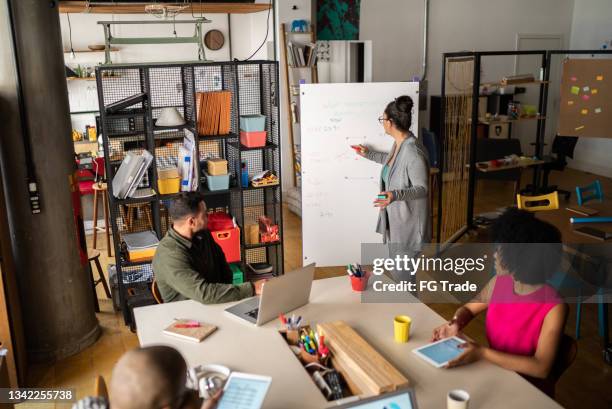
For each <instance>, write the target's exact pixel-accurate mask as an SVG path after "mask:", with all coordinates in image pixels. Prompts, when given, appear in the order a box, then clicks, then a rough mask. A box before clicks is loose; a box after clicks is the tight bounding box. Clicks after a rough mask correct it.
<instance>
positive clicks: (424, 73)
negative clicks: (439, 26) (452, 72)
mask: <svg viewBox="0 0 612 409" xmlns="http://www.w3.org/2000/svg"><path fill="white" fill-rule="evenodd" d="M424 1H425V16H424V18H423V71H422V72H421V78H419V80H420V81H425V79H426V78H427V43H428V32H429V0H424Z"/></svg>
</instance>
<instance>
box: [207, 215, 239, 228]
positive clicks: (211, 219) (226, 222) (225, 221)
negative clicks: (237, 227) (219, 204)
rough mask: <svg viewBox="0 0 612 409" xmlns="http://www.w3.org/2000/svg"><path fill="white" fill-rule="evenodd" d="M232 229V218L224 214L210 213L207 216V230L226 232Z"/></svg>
mask: <svg viewBox="0 0 612 409" xmlns="http://www.w3.org/2000/svg"><path fill="white" fill-rule="evenodd" d="M232 228H234V221H233V220H232V216H230V215H229V214H227V213H225V212H212V213H209V214H208V230H210V231H218V230H228V229H232Z"/></svg>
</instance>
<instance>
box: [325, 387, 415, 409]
mask: <svg viewBox="0 0 612 409" xmlns="http://www.w3.org/2000/svg"><path fill="white" fill-rule="evenodd" d="M334 407H335V408H338V409H345V408H346V409H348V408H351V409H381V408H387V409H417V404H416V399H415V396H414V389H412V388H405V389H399V390H397V391H394V392H389V393H385V394H384V395H378V396H374V397H371V398H367V399H360V400H358V401H356V402H351V403H347V404H345V405H340V406H334Z"/></svg>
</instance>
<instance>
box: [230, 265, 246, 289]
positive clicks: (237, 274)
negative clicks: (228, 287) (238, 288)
mask: <svg viewBox="0 0 612 409" xmlns="http://www.w3.org/2000/svg"><path fill="white" fill-rule="evenodd" d="M230 270H231V271H232V284H234V285H236V284H242V283H244V273H243V272H242V270H240V267H239V266H238V265H237V264H230Z"/></svg>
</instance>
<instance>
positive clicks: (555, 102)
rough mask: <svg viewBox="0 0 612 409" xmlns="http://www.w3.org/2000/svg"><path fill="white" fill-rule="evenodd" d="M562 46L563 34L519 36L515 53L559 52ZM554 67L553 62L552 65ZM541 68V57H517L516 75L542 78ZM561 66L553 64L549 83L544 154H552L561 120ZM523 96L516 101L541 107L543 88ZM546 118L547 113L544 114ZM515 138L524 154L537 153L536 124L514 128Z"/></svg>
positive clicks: (517, 97) (532, 88)
mask: <svg viewBox="0 0 612 409" xmlns="http://www.w3.org/2000/svg"><path fill="white" fill-rule="evenodd" d="M562 46H563V36H562V35H561V34H517V36H516V49H517V50H518V51H527V50H560V49H561V48H562ZM553 63H554V61H553ZM541 67H542V57H541V56H540V55H519V56H517V57H516V62H515V74H533V75H534V76H535V78H536V79H538V78H539V74H540V68H541ZM560 71H561V70H560V67H559V64H552V67H551V72H550V81H549V84H548V85H547V87H548V106H547V112H546V130H545V132H544V143H545V144H546V145H545V146H544V154H545V155H548V154H549V153H550V148H551V145H552V140H553V138H554V136H555V132H556V129H557V119H558V117H559V83H560V80H561V72H560ZM525 89H526V92H525V93H524V94H520V95H517V96H516V98H515V100H517V101H520V102H521V104H522V105H525V104H529V105H536V107H537V105H538V98H539V93H540V87H538V86H535V85H529V86H527V87H525ZM541 114H542V115H544V113H543V112H542V113H541ZM512 128H513V129H512V136H513V137H514V138H519V139H520V140H521V148H522V150H523V154H525V155H533V154H534V153H535V146H533V145H531V144H532V143H535V139H536V130H537V121H524V122H517V123H515V124H513V127H512Z"/></svg>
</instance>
